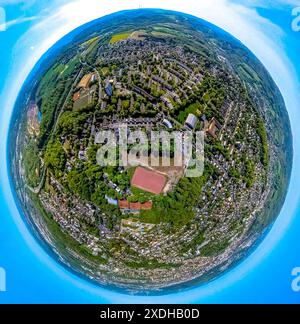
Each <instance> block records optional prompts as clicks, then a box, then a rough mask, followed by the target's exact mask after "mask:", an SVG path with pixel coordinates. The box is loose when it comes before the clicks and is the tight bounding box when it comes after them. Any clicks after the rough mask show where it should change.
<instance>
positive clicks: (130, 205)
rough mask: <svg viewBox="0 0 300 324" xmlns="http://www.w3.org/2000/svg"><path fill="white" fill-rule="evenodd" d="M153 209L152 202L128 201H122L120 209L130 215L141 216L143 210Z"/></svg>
mask: <svg viewBox="0 0 300 324" xmlns="http://www.w3.org/2000/svg"><path fill="white" fill-rule="evenodd" d="M152 207H153V203H152V201H147V202H145V203H139V202H136V203H134V202H129V201H128V200H120V201H119V208H120V209H121V211H122V212H123V213H125V214H126V213H128V214H139V213H140V211H141V210H151V209H152Z"/></svg>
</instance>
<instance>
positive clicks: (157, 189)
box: [131, 167, 167, 195]
mask: <svg viewBox="0 0 300 324" xmlns="http://www.w3.org/2000/svg"><path fill="white" fill-rule="evenodd" d="M166 182H167V179H166V177H165V176H164V175H162V174H160V173H158V172H155V171H152V170H148V169H145V168H142V167H138V168H136V170H135V172H134V175H133V177H132V179H131V185H132V186H133V187H135V188H138V189H141V190H144V191H147V192H150V193H153V194H155V195H159V194H160V193H162V191H163V189H164V187H165V185H166Z"/></svg>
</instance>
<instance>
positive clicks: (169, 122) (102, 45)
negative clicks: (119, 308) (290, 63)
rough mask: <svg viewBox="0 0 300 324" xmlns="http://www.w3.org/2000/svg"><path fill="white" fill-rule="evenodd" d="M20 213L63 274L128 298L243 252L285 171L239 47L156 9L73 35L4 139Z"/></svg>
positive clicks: (259, 81) (256, 235)
mask: <svg viewBox="0 0 300 324" xmlns="http://www.w3.org/2000/svg"><path fill="white" fill-rule="evenodd" d="M9 149H10V160H11V174H12V180H13V184H14V189H15V192H16V198H17V203H18V205H19V207H20V209H21V210H22V213H23V215H24V218H25V220H26V222H27V224H28V226H29V227H30V228H31V231H32V233H33V234H34V235H35V237H36V238H37V239H38V240H39V241H40V243H41V244H42V245H43V246H44V248H45V249H46V250H47V252H48V253H49V254H51V255H52V256H53V258H55V259H56V260H57V261H58V262H60V263H61V264H63V265H64V266H65V267H66V269H68V270H71V271H73V272H75V273H76V274H78V275H79V276H83V277H84V278H86V279H88V280H92V281H93V282H94V283H96V284H98V285H101V286H105V287H108V288H111V289H118V290H122V291H124V292H129V293H137V294H144V293H145V294H146V293H147V294H151V293H153V294H155V293H168V292H171V291H177V290H182V289H186V288H191V287H195V286H196V285H200V284H204V283H207V282H209V281H210V280H213V279H215V278H217V277H219V276H220V275H222V274H223V273H224V272H226V271H228V270H230V269H232V268H233V267H234V266H235V265H236V264H238V262H240V261H242V260H243V259H245V257H247V256H248V255H249V253H251V251H252V250H253V249H254V248H255V247H256V246H257V244H258V243H259V242H260V241H261V240H262V239H263V238H264V235H265V233H267V231H268V230H269V229H270V226H271V225H272V224H273V222H274V221H275V219H276V217H277V216H278V214H279V212H280V210H281V207H282V205H283V202H284V200H285V195H286V192H287V188H288V184H289V179H290V173H291V167H292V155H293V152H292V135H291V130H290V124H289V119H288V114H287V111H286V108H285V104H284V101H283V98H282V96H281V94H280V91H279V89H278V88H277V86H276V84H275V83H274V81H273V80H272V78H271V76H270V75H269V73H268V72H267V70H266V69H265V68H264V66H263V65H262V64H261V63H260V62H259V60H258V59H257V58H256V57H255V56H254V55H253V54H252V53H251V52H250V51H249V50H248V49H247V48H246V47H245V46H244V45H243V44H241V43H240V42H239V41H238V40H236V39H235V38H233V37H232V36H230V35H229V34H227V33H226V32H224V31H223V30H221V29H219V28H217V27H216V26H214V25H212V24H209V23H207V22H205V21H203V20H201V19H199V18H196V17H193V16H189V15H186V14H183V13H178V12H171V11H164V10H157V9H155V10H152V9H147V10H146V9H142V10H132V11H124V12H119V13H115V14H113V15H110V16H107V17H104V18H101V19H98V20H96V21H93V22H91V23H89V24H87V25H84V26H82V27H80V28H78V29H76V30H74V31H73V32H71V33H70V34H69V35H67V36H66V37H64V38H63V39H62V40H60V41H59V42H58V43H57V44H55V45H54V46H53V47H52V48H51V49H50V50H49V51H48V52H47V53H46V54H45V55H44V56H43V57H42V58H41V60H40V61H39V62H38V63H37V65H36V66H35V68H34V69H33V71H32V72H31V74H30V76H29V77H28V79H27V80H26V82H25V84H24V85H23V88H22V90H21V93H20V94H19V97H18V100H17V103H16V105H15V110H14V115H13V118H12V123H11V130H10V145H9Z"/></svg>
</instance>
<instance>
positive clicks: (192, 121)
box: [185, 114, 198, 129]
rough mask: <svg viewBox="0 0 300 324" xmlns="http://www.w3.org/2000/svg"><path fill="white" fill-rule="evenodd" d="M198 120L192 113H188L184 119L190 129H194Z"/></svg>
mask: <svg viewBox="0 0 300 324" xmlns="http://www.w3.org/2000/svg"><path fill="white" fill-rule="evenodd" d="M197 122H198V118H197V117H196V116H195V115H193V114H189V115H188V117H187V119H186V122H185V124H186V126H188V127H189V128H190V129H195V127H196V125H197Z"/></svg>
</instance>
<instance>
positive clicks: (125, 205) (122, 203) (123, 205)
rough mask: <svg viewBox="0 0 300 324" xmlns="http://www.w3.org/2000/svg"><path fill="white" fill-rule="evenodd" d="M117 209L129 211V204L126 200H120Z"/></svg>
mask: <svg viewBox="0 0 300 324" xmlns="http://www.w3.org/2000/svg"><path fill="white" fill-rule="evenodd" d="M119 207H120V208H121V209H129V202H128V201H127V200H120V201H119Z"/></svg>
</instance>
